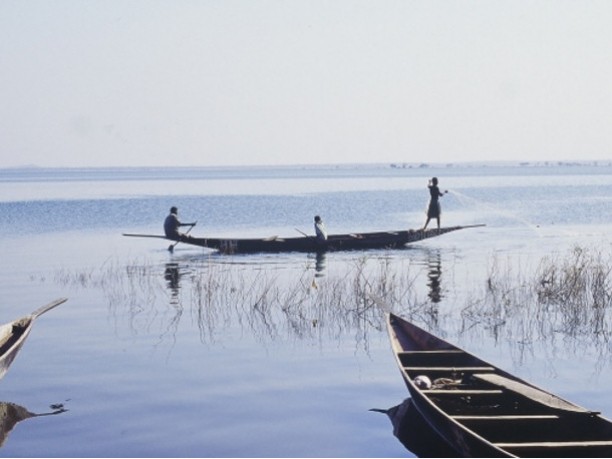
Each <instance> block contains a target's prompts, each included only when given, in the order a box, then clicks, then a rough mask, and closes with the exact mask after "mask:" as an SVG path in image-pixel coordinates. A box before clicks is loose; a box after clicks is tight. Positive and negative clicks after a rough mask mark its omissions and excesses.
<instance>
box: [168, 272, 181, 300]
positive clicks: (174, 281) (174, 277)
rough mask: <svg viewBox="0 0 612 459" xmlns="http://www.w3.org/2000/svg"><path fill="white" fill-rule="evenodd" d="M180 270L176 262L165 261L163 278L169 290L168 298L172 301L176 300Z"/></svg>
mask: <svg viewBox="0 0 612 459" xmlns="http://www.w3.org/2000/svg"><path fill="white" fill-rule="evenodd" d="M181 275H182V274H181V272H180V271H179V264H178V263H166V271H165V272H164V278H165V279H166V282H167V283H168V289H169V290H170V298H171V302H172V303H177V302H178V297H179V289H180V280H181Z"/></svg>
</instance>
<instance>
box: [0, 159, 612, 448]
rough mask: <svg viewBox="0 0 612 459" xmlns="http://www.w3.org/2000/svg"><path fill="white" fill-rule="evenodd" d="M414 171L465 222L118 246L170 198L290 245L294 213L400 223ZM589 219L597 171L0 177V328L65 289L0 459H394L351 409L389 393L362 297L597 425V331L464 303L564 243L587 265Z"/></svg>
mask: <svg viewBox="0 0 612 459" xmlns="http://www.w3.org/2000/svg"><path fill="white" fill-rule="evenodd" d="M432 175H436V176H438V177H439V178H440V186H441V188H442V189H446V188H448V189H449V190H450V193H449V194H448V195H446V196H445V197H444V198H442V208H443V224H446V225H469V224H476V223H484V224H486V226H485V227H480V228H474V229H466V230H463V231H458V232H455V233H451V234H447V235H443V236H441V237H439V238H433V239H430V240H427V241H424V242H421V243H419V244H415V245H412V246H410V247H409V248H407V249H404V250H394V251H370V252H345V253H330V254H327V256H326V257H325V258H324V259H317V258H316V257H315V256H314V255H308V254H280V255H261V254H254V255H248V256H247V255H236V256H222V255H218V254H216V253H214V252H211V251H207V250H205V249H200V248H191V247H188V246H185V245H180V244H179V245H178V246H177V248H176V250H175V252H174V254H170V253H169V252H168V251H167V250H166V249H167V247H168V243H167V242H166V241H163V240H157V239H135V238H126V237H123V236H122V235H121V234H122V233H123V232H134V233H149V234H161V227H162V221H163V219H164V217H165V216H166V213H167V211H168V209H169V208H170V206H172V205H175V206H177V207H179V214H180V215H179V216H180V217H181V218H182V219H183V220H185V221H192V220H197V221H198V225H197V227H196V228H195V229H194V230H193V234H195V235H199V236H205V235H209V236H232V237H266V236H272V235H278V236H297V235H299V233H298V230H299V231H304V232H308V233H312V218H313V216H314V215H315V214H320V215H321V216H322V217H323V219H324V221H325V222H326V225H327V227H328V230H329V231H330V232H331V233H334V232H355V231H368V230H393V229H404V228H418V227H419V226H421V225H422V224H423V222H424V209H425V205H426V203H427V189H426V184H427V180H428V179H429V177H431V176H432ZM611 209H612V167H610V166H601V165H600V166H562V167H561V166H559V167H552V166H548V167H535V166H530V167H490V166H489V167H457V166H455V167H444V168H440V169H436V168H423V169H418V168H417V169H396V168H390V167H387V166H380V167H374V166H370V167H365V166H363V167H348V166H347V167H340V168H332V167H329V168H325V167H321V168H286V169H264V168H262V169H252V170H247V169H227V170H226V169H196V170H188V169H184V170H183V169H172V170H163V169H162V170H160V169H143V170H140V169H120V170H113V169H109V170H38V169H32V170H5V171H0V211H1V213H2V215H3V218H2V220H1V221H0V249H1V253H2V254H3V256H4V263H3V264H2V268H0V269H1V270H2V275H1V277H0V279H2V281H0V282H1V285H2V292H3V295H2V298H3V300H2V302H1V303H0V322H2V323H4V322H9V321H11V320H14V319H16V318H18V317H20V316H22V315H25V314H27V313H29V312H31V311H33V310H34V309H36V308H37V307H38V306H41V305H43V304H46V303H47V302H49V301H51V300H53V299H55V298H58V297H68V298H69V300H68V302H67V303H65V304H64V305H62V306H60V307H59V308H58V309H56V310H54V311H52V312H49V313H48V314H47V315H44V316H42V317H41V318H40V319H39V320H38V321H37V322H36V324H35V326H34V329H33V331H32V334H31V335H30V337H29V338H28V340H27V342H26V344H25V346H24V348H23V349H22V350H21V352H20V354H19V355H18V356H17V358H16V360H15V362H14V363H13V365H12V367H11V368H10V370H9V372H8V374H7V375H6V376H5V377H4V379H3V380H2V381H1V382H0V383H1V384H2V389H3V390H2V396H1V397H0V399H1V400H0V401H2V402H4V403H5V405H4V406H3V409H5V410H8V409H13V411H15V410H16V409H15V408H14V407H13V405H7V404H14V405H18V406H19V407H22V408H25V409H26V410H27V411H28V412H30V413H36V414H41V413H52V412H57V414H54V415H49V416H39V417H28V418H25V419H23V420H21V421H20V422H18V423H17V424H16V425H14V426H8V427H6V426H5V428H4V434H5V436H4V439H3V440H4V441H3V443H2V447H1V448H0V455H2V456H7V457H10V456H13V457H14V456H35V457H40V456H48V457H159V456H161V457H178V456H180V457H193V456H195V457H202V456H215V457H228V456H231V457H236V456H238V457H244V456H249V457H304V456H311V457H330V456H331V457H402V456H411V453H410V452H409V451H407V450H406V449H404V447H403V446H402V445H401V444H400V443H399V442H398V441H397V439H396V438H395V437H393V434H392V428H391V425H390V422H389V420H388V419H387V418H386V417H385V416H384V415H381V414H379V413H374V412H370V411H369V409H370V408H389V407H391V406H393V405H397V404H398V403H400V402H401V401H402V400H403V399H404V398H406V397H407V394H408V393H407V390H406V388H405V387H404V384H403V381H402V380H401V376H400V373H399V371H398V369H397V368H396V366H395V362H394V359H393V356H392V355H391V352H390V347H389V343H388V339H387V335H386V331H385V328H384V317H383V314H382V312H381V310H380V309H378V308H377V307H375V306H373V305H372V304H371V302H368V301H367V300H366V299H364V298H365V293H367V292H368V291H375V292H378V293H380V292H382V291H384V292H391V293H390V296H389V299H390V303H391V307H392V308H393V309H394V310H395V311H396V312H398V313H400V314H402V315H404V316H406V317H409V318H412V320H414V321H415V322H417V323H418V324H420V325H422V326H425V327H427V328H429V329H430V330H432V331H434V332H436V333H438V334H440V335H441V336H443V337H445V338H446V339H449V340H451V341H453V342H455V343H457V344H459V345H460V346H462V347H465V348H467V349H469V350H470V351H473V352H474V353H477V354H479V355H480V356H482V357H484V358H485V359H487V360H489V361H491V362H493V363H496V364H498V365H500V366H503V367H504V368H505V369H507V370H510V371H512V372H515V373H517V374H519V375H520V376H521V377H523V378H526V379H528V380H529V381H531V382H534V383H536V384H538V385H540V386H542V387H544V388H546V389H549V390H552V391H554V392H557V393H559V394H561V395H563V396H564V397H566V398H568V399H570V400H572V401H574V402H577V403H579V404H581V405H583V406H586V407H589V408H591V409H594V410H599V411H602V412H603V413H604V414H605V415H608V416H612V397H609V391H608V381H609V380H610V378H611V377H612V371H611V368H610V347H609V344H608V341H607V340H606V339H602V335H601V334H600V335H597V336H595V335H592V334H589V332H588V330H585V329H582V328H578V329H574V330H564V329H560V328H554V327H553V329H552V331H550V329H548V330H549V332H539V333H538V332H534V330H533V329H532V328H530V327H529V326H528V324H529V323H530V322H532V323H533V322H534V320H535V319H534V318H531V317H529V316H528V313H526V314H527V316H526V317H524V316H521V314H522V313H521V312H518V313H517V314H516V315H515V316H512V317H506V318H505V320H504V321H501V322H500V321H494V320H492V319H491V318H490V315H488V314H487V311H486V310H483V309H482V307H481V309H480V312H479V315H476V316H475V315H474V314H473V313H472V312H473V310H474V305H475V304H482V301H481V300H482V299H483V298H485V284H486V281H487V279H488V278H489V277H490V275H491V272H492V271H495V270H497V271H504V270H506V271H507V272H509V273H511V274H512V275H513V276H514V275H516V273H519V274H520V275H521V276H525V278H528V277H529V275H530V273H532V272H533V271H534V270H535V269H536V268H537V266H538V265H539V263H540V262H541V261H542V259H543V258H544V257H546V256H549V255H550V254H558V256H560V257H563V256H565V255H566V254H567V253H568V252H569V251H571V250H572V248H573V247H574V246H575V245H576V244H580V245H581V246H583V247H588V248H596V249H597V250H601V251H603V252H604V253H609V252H610V249H611V242H612V236H611V234H610V215H611V212H610V210H611ZM479 302H480V303H479ZM544 320H548V318H544ZM554 320H556V319H555V317H554V312H551V318H550V321H551V323H554ZM606 323H609V322H606ZM542 328H545V327H540V328H538V330H541V329H542ZM609 332H610V329H608V330H607V333H609ZM603 335H606V334H605V333H604V334H603ZM64 410H65V411H64ZM58 411H59V412H58Z"/></svg>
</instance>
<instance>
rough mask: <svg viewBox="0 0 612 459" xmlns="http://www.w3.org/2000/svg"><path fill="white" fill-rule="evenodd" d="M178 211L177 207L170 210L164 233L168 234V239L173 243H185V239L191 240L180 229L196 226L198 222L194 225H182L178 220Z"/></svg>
mask: <svg viewBox="0 0 612 459" xmlns="http://www.w3.org/2000/svg"><path fill="white" fill-rule="evenodd" d="M177 214H178V209H177V208H176V207H174V206H173V207H171V208H170V214H169V215H168V216H167V217H166V220H165V221H164V232H165V233H166V237H167V238H168V239H172V240H173V241H184V240H185V239H188V238H190V237H191V236H188V235H187V234H184V233H180V232H179V227H181V226H192V227H193V226H195V225H196V223H197V222H193V223H181V222H180V221H179V219H178V216H177Z"/></svg>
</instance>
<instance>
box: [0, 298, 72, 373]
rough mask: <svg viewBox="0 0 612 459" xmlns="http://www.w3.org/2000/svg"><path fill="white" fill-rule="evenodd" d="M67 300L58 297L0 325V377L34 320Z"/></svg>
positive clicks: (11, 360)
mask: <svg viewBox="0 0 612 459" xmlns="http://www.w3.org/2000/svg"><path fill="white" fill-rule="evenodd" d="M67 300H68V298H59V299H57V300H55V301H52V302H51V303H49V304H46V305H44V306H41V307H40V308H38V309H36V310H35V311H33V312H32V313H30V314H28V315H26V316H23V317H21V318H20V319H17V320H14V321H12V322H9V323H6V324H4V325H0V379H1V378H3V377H4V375H5V374H6V372H7V371H8V369H9V367H10V366H11V363H13V360H14V359H15V357H16V356H17V353H18V352H19V350H20V349H21V347H22V346H23V343H24V342H25V340H26V338H27V337H28V335H29V334H30V331H32V326H33V325H34V321H35V320H36V319H37V318H38V317H40V316H41V315H43V314H44V313H46V312H48V311H50V310H51V309H53V308H56V307H57V306H59V305H60V304H62V303H65V302H66V301H67Z"/></svg>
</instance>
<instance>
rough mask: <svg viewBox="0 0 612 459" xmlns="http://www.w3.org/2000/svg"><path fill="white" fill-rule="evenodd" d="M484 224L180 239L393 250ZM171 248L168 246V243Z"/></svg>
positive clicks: (226, 249)
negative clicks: (320, 234)
mask: <svg viewBox="0 0 612 459" xmlns="http://www.w3.org/2000/svg"><path fill="white" fill-rule="evenodd" d="M480 226H484V225H482V224H480V225H467V226H450V227H446V228H440V229H436V228H432V229H427V230H399V231H379V232H372V233H351V234H335V235H330V236H328V238H327V240H326V241H318V240H317V239H316V238H315V237H314V236H300V237H288V238H282V237H277V236H273V237H268V238H261V239H257V238H253V239H230V238H198V237H186V238H183V239H181V240H180V242H183V243H185V244H191V245H195V246H199V247H207V248H210V249H215V250H218V251H220V252H222V253H228V254H230V253H253V252H328V251H338V250H365V249H393V248H399V247H403V246H404V245H406V244H409V243H412V242H417V241H422V240H424V239H429V238H432V237H436V236H441V235H442V234H446V233H450V232H451V231H458V230H461V229H466V228H476V227H480ZM123 235H124V236H130V237H153V238H162V239H167V238H166V237H165V236H158V235H150V234H133V233H123ZM171 247H172V246H171Z"/></svg>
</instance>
